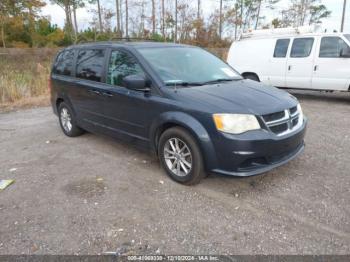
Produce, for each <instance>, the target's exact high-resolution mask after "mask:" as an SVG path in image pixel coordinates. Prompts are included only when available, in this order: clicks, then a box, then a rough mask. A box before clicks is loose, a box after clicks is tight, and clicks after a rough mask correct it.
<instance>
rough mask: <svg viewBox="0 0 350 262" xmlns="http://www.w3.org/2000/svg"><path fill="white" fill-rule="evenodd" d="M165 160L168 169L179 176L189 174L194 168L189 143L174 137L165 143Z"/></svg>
mask: <svg viewBox="0 0 350 262" xmlns="http://www.w3.org/2000/svg"><path fill="white" fill-rule="evenodd" d="M164 160H165V163H166V165H167V167H168V169H169V170H170V171H171V172H172V173H173V174H175V175H177V176H187V175H188V174H189V173H190V172H191V170H192V154H191V151H190V149H189V147H188V146H187V144H186V143H185V142H184V141H182V140H181V139H179V138H176V137H173V138H170V139H168V140H167V141H166V143H165V145H164Z"/></svg>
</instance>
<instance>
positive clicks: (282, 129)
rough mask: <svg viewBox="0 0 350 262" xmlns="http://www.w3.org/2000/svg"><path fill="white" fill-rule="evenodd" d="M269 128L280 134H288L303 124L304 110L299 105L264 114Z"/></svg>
mask: <svg viewBox="0 0 350 262" xmlns="http://www.w3.org/2000/svg"><path fill="white" fill-rule="evenodd" d="M262 118H263V120H264V122H265V124H266V126H267V128H268V129H269V130H270V131H271V132H273V133H274V134H276V135H278V136H282V135H285V134H288V133H290V132H292V131H294V130H296V129H298V128H299V127H300V126H301V125H302V112H301V111H300V110H299V109H298V107H296V106H295V107H292V108H289V109H286V110H284V111H280V112H276V113H272V114H267V115H263V116H262Z"/></svg>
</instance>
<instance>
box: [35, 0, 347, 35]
mask: <svg viewBox="0 0 350 262" xmlns="http://www.w3.org/2000/svg"><path fill="white" fill-rule="evenodd" d="M46 1H47V3H48V4H47V5H46V6H45V7H44V8H43V11H42V14H43V15H47V16H50V18H51V22H52V23H54V24H57V25H58V26H60V27H62V26H63V25H64V18H65V14H64V11H63V9H62V8H60V7H59V6H57V5H52V4H50V1H49V0H46ZM191 2H194V1H191ZM202 2H203V4H202V5H203V7H202V8H203V13H204V15H208V14H209V13H210V12H211V11H212V10H214V9H215V8H218V7H219V0H202ZM289 2H290V1H288V0H281V1H280V2H279V3H278V4H276V5H275V9H274V10H268V9H263V10H262V13H261V16H265V17H266V19H265V21H264V23H266V24H268V23H270V22H271V20H272V19H273V18H275V17H281V15H280V12H281V10H282V9H284V8H286V6H288V4H289ZM320 2H321V3H322V4H324V5H326V6H327V8H328V9H329V10H331V11H332V15H331V17H329V18H327V19H324V20H323V24H322V26H323V28H327V29H328V30H338V31H339V30H340V22H341V15H342V8H343V0H321V1H320ZM101 4H102V5H103V6H104V7H107V8H111V9H113V10H114V8H115V0H101ZM94 7H95V6H94V5H88V6H87V7H86V8H82V9H78V12H77V17H78V26H79V28H80V29H82V28H87V27H88V26H89V21H91V16H92V14H91V13H89V12H88V10H89V9H91V8H94ZM345 16H346V17H345V32H349V33H350V3H348V6H347V10H346V15H345Z"/></svg>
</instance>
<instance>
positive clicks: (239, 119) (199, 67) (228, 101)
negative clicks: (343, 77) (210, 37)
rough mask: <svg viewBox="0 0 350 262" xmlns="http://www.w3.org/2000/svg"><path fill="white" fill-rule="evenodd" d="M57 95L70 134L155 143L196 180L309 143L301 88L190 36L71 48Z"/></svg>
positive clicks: (176, 173)
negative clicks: (239, 65) (259, 75)
mask: <svg viewBox="0 0 350 262" xmlns="http://www.w3.org/2000/svg"><path fill="white" fill-rule="evenodd" d="M51 102H52V107H53V110H54V112H55V113H56V114H57V115H58V117H59V123H60V125H61V128H62V130H63V132H64V133H65V134H66V135H67V136H70V137H74V136H78V135H81V134H82V133H83V132H84V131H85V130H86V131H90V132H96V133H102V134H106V135H109V136H112V137H115V138H117V139H122V140H124V141H127V142H130V143H133V144H136V145H140V146H143V147H147V148H149V149H150V150H152V151H153V152H155V153H156V154H157V155H158V157H159V159H160V162H161V165H162V166H163V168H164V169H165V171H166V172H167V174H168V175H169V176H170V177H171V178H172V179H174V180H175V181H177V182H180V183H183V184H187V185H189V184H195V183H198V182H199V181H200V180H201V179H202V178H203V177H205V174H207V173H217V174H224V175H233V176H251V175H256V174H260V173H263V172H266V171H269V170H271V169H272V168H275V167H277V166H280V165H282V164H284V163H286V162H288V161H290V160H291V159H293V158H294V157H296V156H297V155H298V154H300V153H301V152H302V151H303V149H304V135H305V131H306V119H305V117H304V115H303V112H302V109H301V107H300V104H299V103H298V101H297V99H296V98H295V97H293V96H292V95H290V94H288V93H287V92H284V91H282V90H279V89H276V88H274V87H270V86H266V85H264V84H261V83H258V82H254V81H251V80H245V79H243V78H242V77H241V76H240V75H239V74H238V73H237V72H236V71H235V70H234V69H233V68H231V67H230V66H229V65H227V64H226V63H225V62H223V61H222V60H220V59H219V58H217V57H216V56H214V55H212V54H210V53H209V52H207V51H205V50H203V49H201V48H198V47H193V46H189V45H180V44H170V43H154V42H103V43H90V44H82V45H76V46H71V47H68V48H65V49H64V50H62V51H60V52H59V54H58V55H57V57H56V59H55V62H54V64H53V67H52V74H51Z"/></svg>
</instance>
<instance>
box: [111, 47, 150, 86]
mask: <svg viewBox="0 0 350 262" xmlns="http://www.w3.org/2000/svg"><path fill="white" fill-rule="evenodd" d="M129 75H142V76H145V73H144V72H143V70H142V68H141V66H140V65H139V63H138V62H137V61H136V59H135V58H134V57H133V56H131V55H129V54H128V53H126V52H122V51H117V50H115V51H112V53H111V58H110V60H109V65H108V76H107V83H108V84H111V85H116V86H123V78H124V77H126V76H129Z"/></svg>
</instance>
